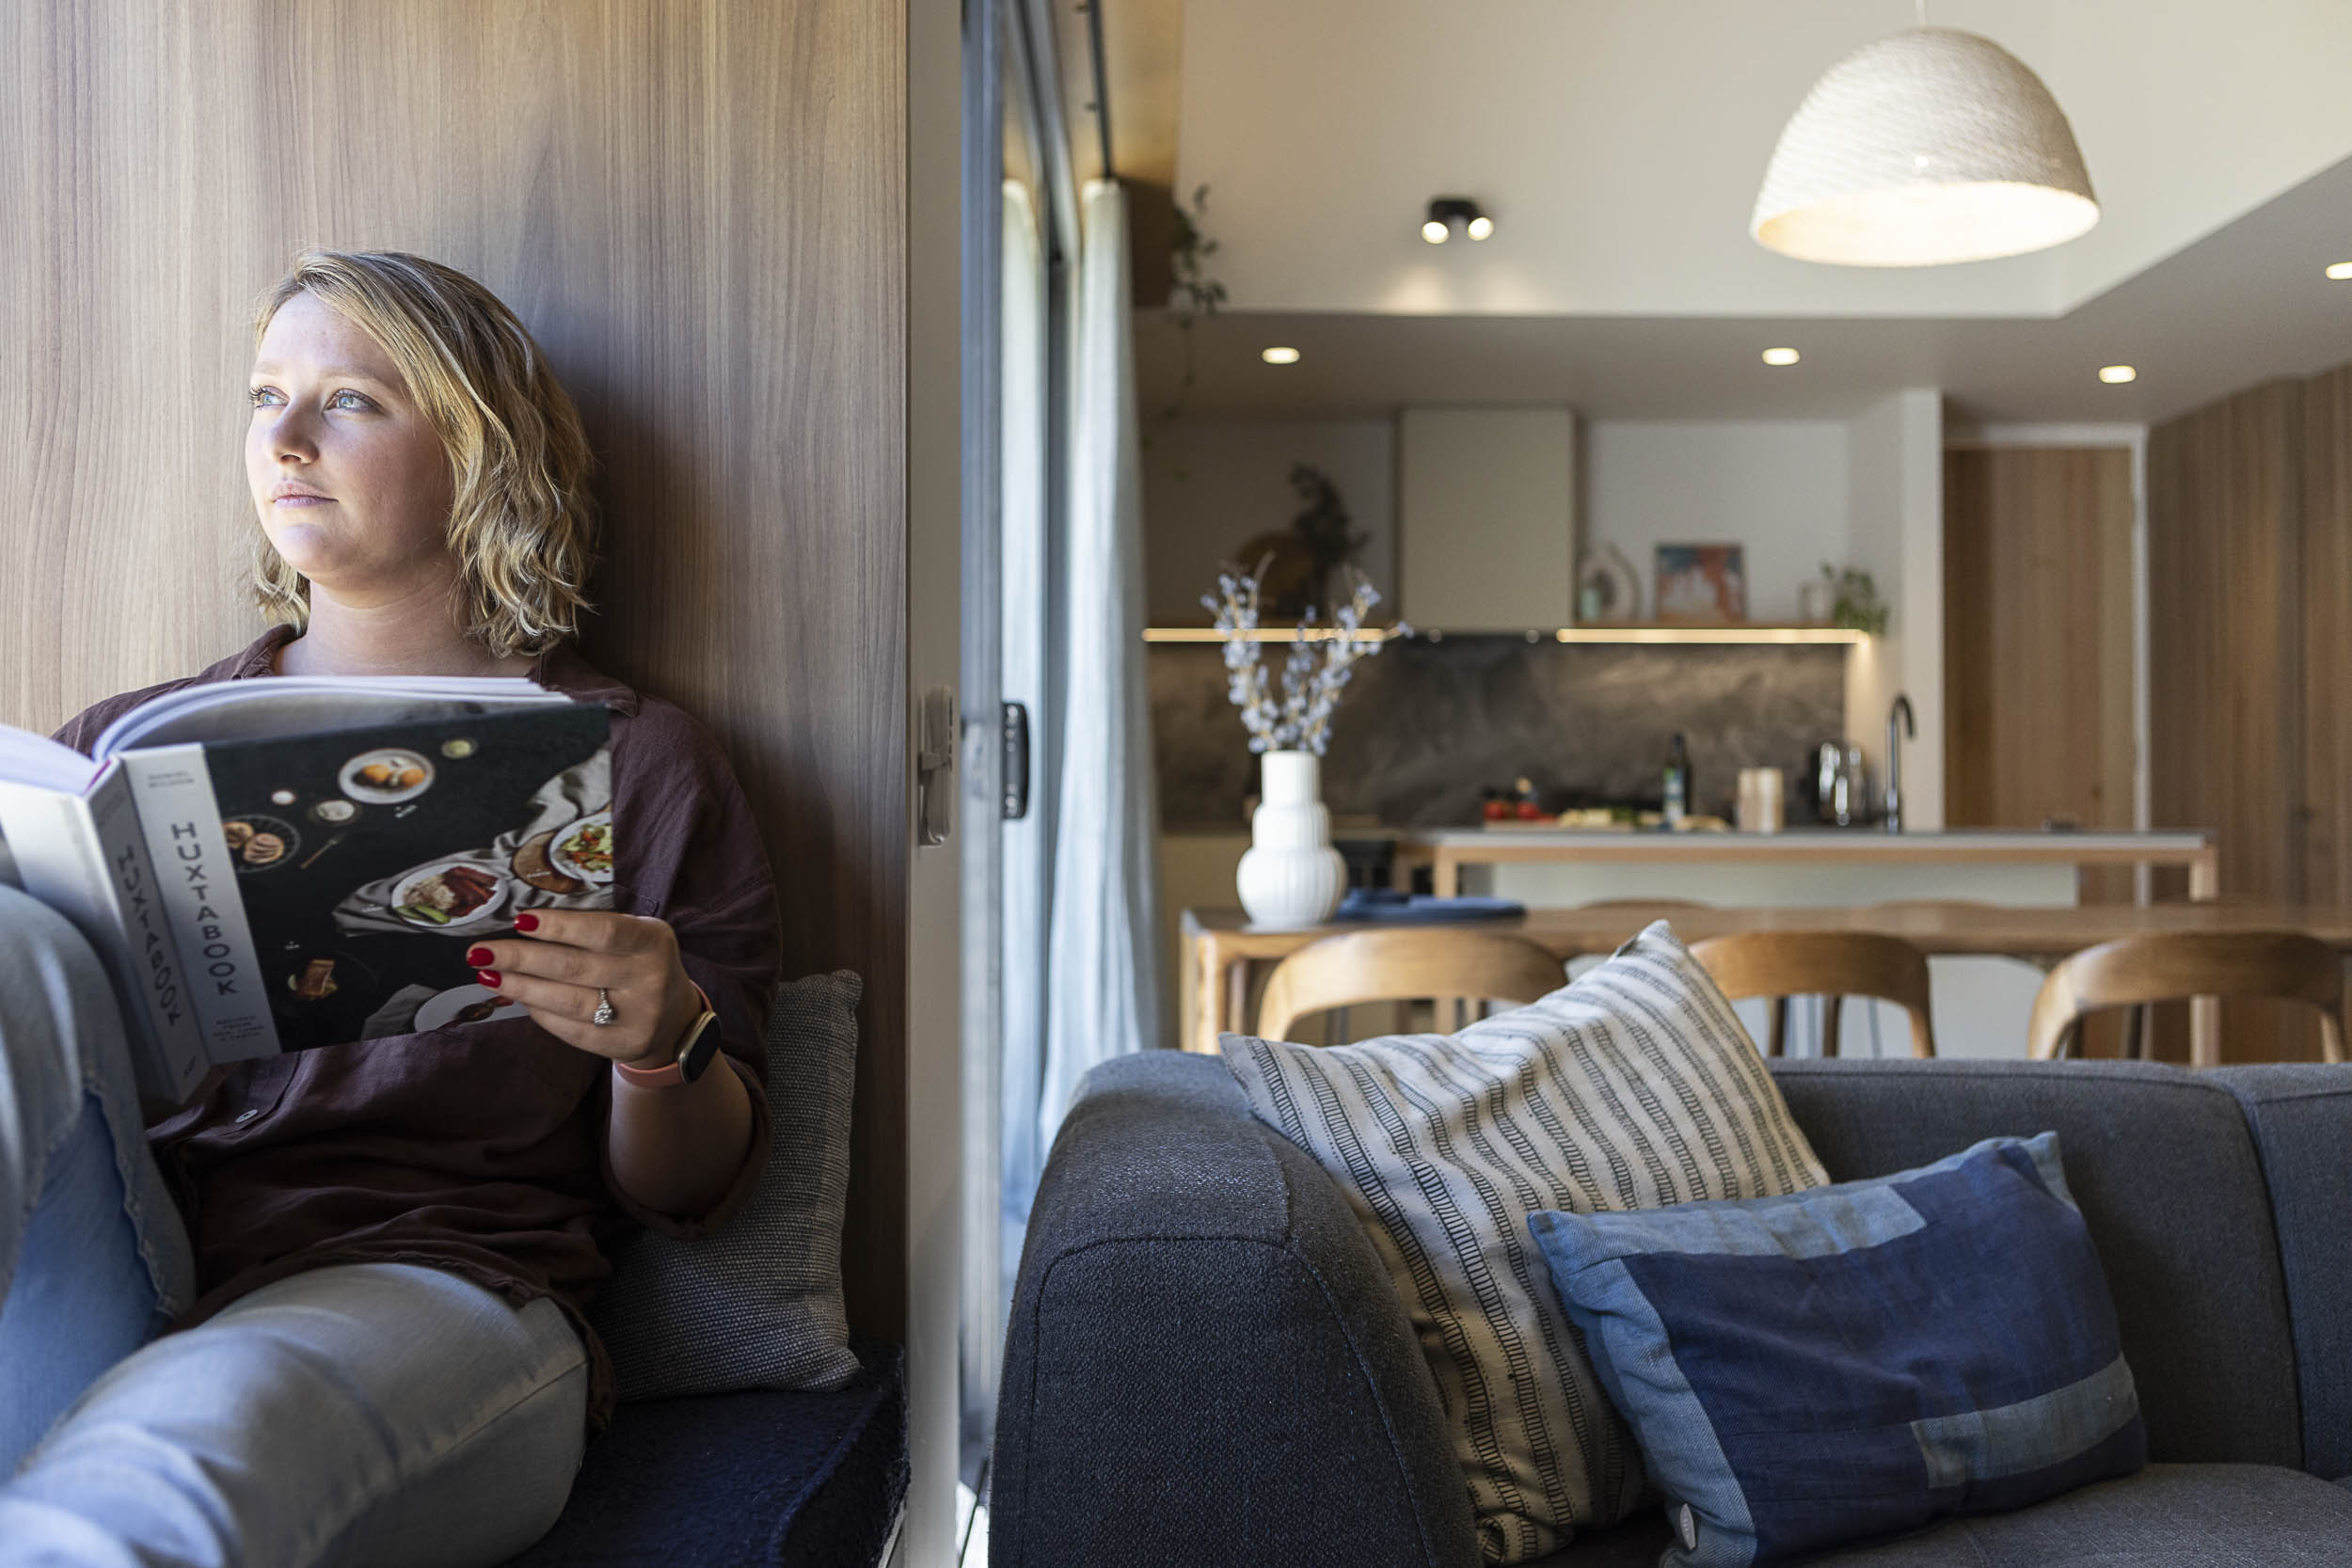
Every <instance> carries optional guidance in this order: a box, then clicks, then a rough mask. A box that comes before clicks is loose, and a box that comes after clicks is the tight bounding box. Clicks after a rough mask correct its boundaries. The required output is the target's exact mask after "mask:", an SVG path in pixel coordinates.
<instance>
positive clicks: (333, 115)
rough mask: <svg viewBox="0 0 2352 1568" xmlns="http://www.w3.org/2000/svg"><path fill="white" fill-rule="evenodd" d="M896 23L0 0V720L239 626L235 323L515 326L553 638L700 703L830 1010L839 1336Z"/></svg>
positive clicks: (876, 1089) (889, 1283) (887, 1030)
mask: <svg viewBox="0 0 2352 1568" xmlns="http://www.w3.org/2000/svg"><path fill="white" fill-rule="evenodd" d="M905 21H906V14H905V11H904V8H903V7H902V6H901V5H898V4H881V5H874V4H866V3H861V0H375V3H372V4H368V5H319V4H300V3H295V0H204V3H202V4H195V3H185V4H177V5H174V4H164V3H156V4H142V5H135V6H134V5H79V4H72V3H68V0H22V3H12V4H9V5H7V6H0V103H5V105H6V107H5V109H0V124H5V126H6V130H5V132H0V210H5V211H6V212H7V214H8V218H7V223H8V230H7V232H8V240H7V242H6V244H5V245H0V431H5V435H0V494H6V495H7V496H8V498H9V499H8V515H7V520H6V521H5V522H0V542H4V544H5V551H4V553H0V721H7V722H9V723H13V724H18V725H24V726H28V727H32V728H37V729H43V730H45V729H48V728H51V727H53V726H55V725H56V724H57V723H59V722H60V721H63V720H64V719H66V718H67V717H68V716H69V715H71V714H72V712H74V711H75V710H76V709H78V708H80V707H81V706H83V705H86V704H87V703H90V702H92V701H95V700H96V699H98V698H101V697H103V696H105V695H106V694H108V693H109V692H113V691H118V690H121V689H127V688H131V687H135V686H139V685H144V684H146V683H149V682H152V681H156V680H161V679H165V678H167V677H169V676H172V675H175V674H179V673H185V672H187V671H191V670H194V669H196V668H198V667H199V666H200V665H203V664H205V663H207V662H210V661H211V660H213V659H215V658H217V657H220V656H221V655H223V654H225V653H228V652H230V651H232V650H234V649H236V648H238V647H240V646H242V645H243V644H244V643H246V641H249V640H250V639H251V638H252V637H253V636H255V635H256V634H257V633H258V632H259V630H260V629H261V628H260V624H259V623H258V621H257V620H256V619H255V617H254V614H253V612H252V611H251V610H250V609H249V608H248V607H247V606H246V603H245V601H244V596H243V594H242V592H241V590H240V589H239V587H238V586H237V584H236V581H235V573H234V571H233V570H232V565H231V563H232V562H233V561H234V560H236V559H237V558H238V557H239V554H240V549H241V541H242V539H243V536H244V532H245V531H246V528H248V527H249V526H250V523H249V513H248V512H247V511H246V508H245V506H244V503H243V501H242V499H241V496H240V483H239V455H238V452H239V447H238V443H239V438H240V431H241V428H242V426H243V423H244V421H245V419H246V414H245V409H244V406H243V404H242V389H243V385H244V377H245V373H246V363H247V361H248V359H249V357H250V353H251V349H250V340H249V337H248V328H247V322H248V319H249V312H250V309H251V303H252V301H253V299H254V298H255V296H256V295H257V294H258V293H260V292H261V291H262V289H263V288H265V287H266V286H267V285H268V284H269V283H270V282H271V281H272V280H273V279H275V278H276V277H278V275H279V273H280V272H281V271H282V270H283V268H284V267H285V265H286V263H287V261H288V260H289V259H290V257H291V256H292V255H293V253H294V250H295V249H296V248H297V247H298V246H300V245H303V244H305V243H310V242H316V243H321V244H326V245H337V246H342V247H394V248H401V249H409V250H416V251H421V252H423V253H425V254H428V255H431V256H435V257H437V258H439V259H441V260H443V261H449V262H451V263H453V264H454V265H456V266H459V267H462V268H464V269H465V270H467V271H469V272H470V273H472V274H474V275H475V276H476V277H480V278H482V279H483V280H484V281H485V282H486V283H487V284H489V285H490V286H491V287H492V288H494V289H496V290H497V291H498V292H499V293H501V295H503V296H504V297H505V298H506V299H507V300H508V302H509V303H511V304H512V305H513V306H514V307H515V308H516V310H517V312H518V313H519V314H520V315H521V316H522V317H523V318H524V320H525V321H526V322H527V323H529V324H530V325H531V327H532V331H533V332H534V333H535V334H537V336H538V337H539V339H540V341H542V342H543V343H544V344H545V345H546V347H547V349H548V353H549V356H550V357H551V358H552V360H553V361H554V363H555V365H556V367H557V369H558V371H559V372H560V373H561V374H562V376H563V377H564V381H565V383H566V384H567V385H568V386H569V387H570V388H571V390H572V392H573V394H574V396H575V397H576V398H578V400H579V401H580V406H581V409H582V411H583V413H584V415H585V416H586V419H587V421H588V425H589V428H590V432H591V435H592V436H593V437H594V439H595V441H596V448H597V451H598V453H599V455H600V458H601V460H602V466H603V475H602V482H601V488H602V495H603V500H604V504H605V508H606V513H607V517H608V544H607V561H606V565H605V567H604V569H603V572H602V574H601V583H600V589H601V594H600V596H601V600H602V603H603V606H604V610H605V613H604V616H603V619H602V620H601V622H600V623H599V624H598V625H597V626H596V628H595V630H594V632H593V633H592V635H591V638H590V643H591V647H590V651H591V653H592V654H593V655H594V656H595V657H597V658H598V659H599V660H600V661H602V662H603V663H605V664H606V665H607V667H608V668H610V669H612V671H613V672H614V673H617V674H620V675H622V676H624V677H625V678H628V679H629V680H631V681H633V682H637V683H640V684H642V685H643V686H644V687H645V688H646V689H649V690H653V691H657V692H660V693H661V694H662V695H665V696H668V697H671V698H673V699H675V700H676V701H678V702H680V703H682V704H684V705H687V706H688V707H690V708H691V709H692V710H694V711H695V712H696V713H698V714H699V715H701V716H702V717H703V718H704V719H705V720H706V721H707V722H708V723H709V724H710V725H711V727H712V728H713V729H714V730H715V731H716V732H717V734H718V735H719V736H720V738H721V740H722V742H723V744H724V746H725V747H726V748H727V751H728V752H729V754H730V755H731V756H732V757H733V758H734V760H735V764H736V767H737V768H738V770H739V772H740V774H741V776H742V778H743V782H744V784H745V786H746V788H747V789H748V791H749V792H750V795H751V797H752V800H753V801H754V803H755V808H756V810H757V812H758V814H759V816H760V820H761V823H762V826H763V828H764V829H765V832H766V835H767V842H768V848H769V853H770V857H771V861H772V862H773V864H774V867H775V871H776V878H777V883H778V887H779V890H780V893H781V896H782V904H783V920H784V934H785V944H786V953H787V967H788V969H789V970H790V971H792V972H795V973H797V972H803V971H809V970H817V969H827V968H834V967H847V968H851V969H855V970H858V971H860V972H861V973H862V974H864V975H865V976H866V1011H865V1017H864V1024H865V1031H866V1044H865V1047H864V1050H863V1053H862V1055H861V1058H860V1062H859V1082H858V1108H857V1113H856V1117H857V1122H856V1134H855V1136H856V1144H855V1148H856V1154H855V1173H854V1176H853V1179H852V1189H851V1216H850V1235H849V1238H848V1242H849V1249H850V1258H849V1265H848V1266H849V1275H850V1300H851V1316H852V1318H853V1320H854V1321H856V1322H857V1323H859V1324H860V1326H862V1327H864V1328H866V1329H867V1330H869V1331H872V1332H877V1333H880V1334H883V1335H887V1336H890V1337H893V1338H896V1337H897V1336H898V1332H899V1328H900V1324H901V1315H902V1311H903V1302H904V1297H905V1289H906V1281H905V1266H906V1265H905V1259H906V1256H907V1247H906V1237H905V1207H906V1202H905V1159H904V1152H905V1132H904V1117H905V1110H904V1106H905V1096H906V1082H905V1061H906V1053H905V1036H906V1020H905V1013H906V992H907V974H906V934H905V933H906V907H905V906H906V891H905V890H906V887H907V879H908V865H909V860H908V857H909V854H910V850H909V847H908V843H907V838H908V833H907V820H908V817H907V811H906V805H905V802H906V800H907V795H908V784H907V780H908V764H907V756H906V743H905V736H906V721H905V718H904V715H905V713H906V711H907V708H906V694H905V690H904V687H905V676H904V670H905V661H906V615H905V604H906V590H907V552H906V537H907V526H906V525H907V509H906V482H905V472H904V445H905V433H906V422H905V420H906V416H905V410H906V401H907V386H906V379H907V378H906V373H905V365H906V340H907V325H906V319H905V308H904V289H905V278H906V271H907V265H906V263H907V242H906V234H907V229H906V214H905V198H906V141H905V127H906V112H907V101H906V100H907V94H906V85H905V78H906V38H905Z"/></svg>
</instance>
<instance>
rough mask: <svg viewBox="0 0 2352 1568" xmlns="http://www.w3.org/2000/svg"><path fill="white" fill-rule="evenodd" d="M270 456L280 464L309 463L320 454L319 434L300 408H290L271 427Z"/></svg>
mask: <svg viewBox="0 0 2352 1568" xmlns="http://www.w3.org/2000/svg"><path fill="white" fill-rule="evenodd" d="M269 446H270V455H271V456H273V457H275V458H277V459H278V461H279V462H281V463H283V462H288V461H292V462H296V463H309V462H312V461H314V460H315V459H316V458H317V457H318V454H319V447H318V433H317V432H316V431H315V430H313V429H311V428H310V420H309V419H308V418H307V417H306V416H305V415H304V414H303V412H302V410H300V409H299V408H288V409H286V410H285V411H284V412H283V413H281V414H279V415H278V420H277V422H276V423H275V424H273V425H272V426H271V427H270V433H269Z"/></svg>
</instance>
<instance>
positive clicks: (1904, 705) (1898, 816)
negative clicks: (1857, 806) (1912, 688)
mask: <svg viewBox="0 0 2352 1568" xmlns="http://www.w3.org/2000/svg"><path fill="white" fill-rule="evenodd" d="M1903 736H1910V737H1911V738H1912V739H1914V740H1916V739H1918V738H1919V723H1918V721H1917V720H1915V719H1914V718H1913V717H1912V715H1911V699H1910V698H1909V697H1907V696H1905V695H1904V694H1903V693H1901V692H1899V691H1898V692H1896V693H1895V701H1894V704H1893V705H1892V706H1890V707H1888V708H1887V710H1886V831H1887V832H1890V833H1899V832H1902V831H1903V752H1902V744H1903Z"/></svg>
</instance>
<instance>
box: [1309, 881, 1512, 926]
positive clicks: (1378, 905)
mask: <svg viewBox="0 0 2352 1568" xmlns="http://www.w3.org/2000/svg"><path fill="white" fill-rule="evenodd" d="M1526 912H1527V906H1526V905H1525V904H1522V903H1519V902H1518V901H1517V900H1516V899H1511V898H1438V897H1433V896H1431V895H1428V894H1426V893H1409V894H1408V893H1400V892H1398V891H1397V890H1396V889H1394V888H1386V887H1352V888H1349V889H1348V890H1347V896H1346V897H1344V898H1343V899H1341V900H1340V907H1339V909H1338V910H1337V911H1335V912H1334V913H1333V914H1332V916H1331V918H1332V919H1334V920H1395V921H1403V922H1407V923H1417V922H1422V921H1438V920H1515V919H1517V918H1518V917H1519V916H1520V915H1523V914H1525V913H1526Z"/></svg>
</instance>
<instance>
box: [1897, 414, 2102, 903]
mask: <svg viewBox="0 0 2352 1568" xmlns="http://www.w3.org/2000/svg"><path fill="white" fill-rule="evenodd" d="M1944 517H1945V528H1944V551H1945V578H1944V595H1945V605H1944V640H1945V675H1944V679H1945V691H1946V711H1947V719H1946V723H1947V739H1946V748H1945V754H1946V758H1947V761H1946V768H1947V778H1946V783H1945V791H1946V793H1945V802H1946V805H1945V813H1946V818H1947V821H1949V822H1950V823H1951V824H1952V825H1953V826H1954V827H1986V828H1989V827H2003V828H2028V829H2030V828H2039V827H2040V826H2041V825H2042V821H2043V819H2044V818H2046V817H2052V816H2060V817H2072V818H2073V819H2074V820H2075V821H2077V822H2079V823H2081V824H2082V825H2083V826H2084V827H2086V828H2093V827H2096V828H2123V829H2128V828H2129V827H2131V825H2132V760H2133V759H2132V603H2131V563H2132V473H2131V454H2130V453H2129V452H2128V451H2124V450H2122V449H2121V448H2050V447H2012V448H1999V449H1992V450H1984V451H1953V452H1948V453H1947V454H1946V456H1945V460H1944ZM2127 882H2128V879H2127Z"/></svg>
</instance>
